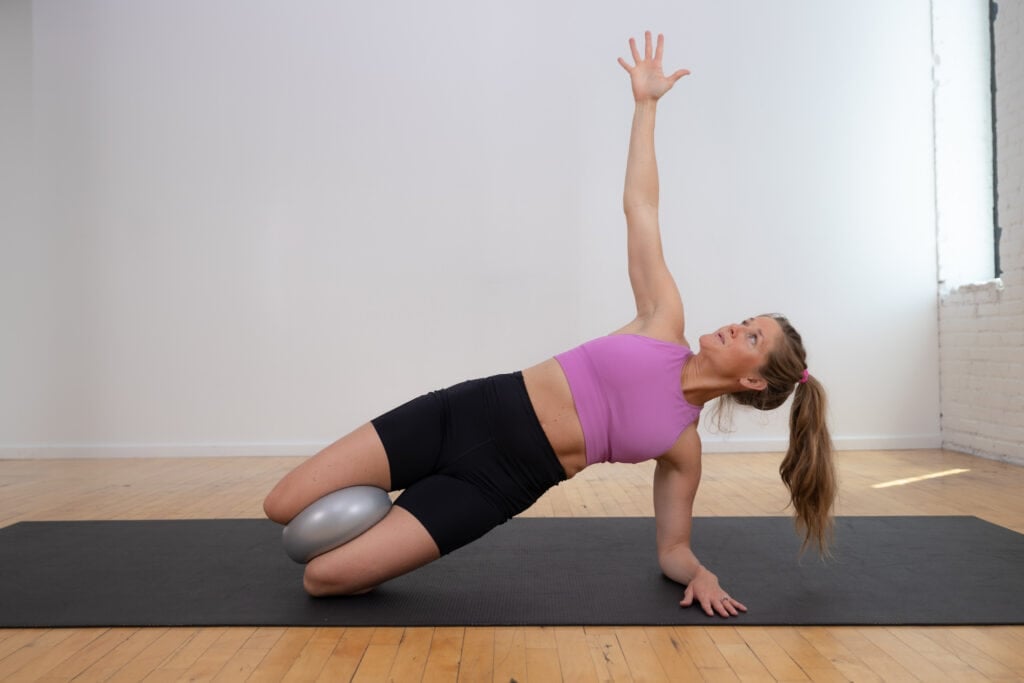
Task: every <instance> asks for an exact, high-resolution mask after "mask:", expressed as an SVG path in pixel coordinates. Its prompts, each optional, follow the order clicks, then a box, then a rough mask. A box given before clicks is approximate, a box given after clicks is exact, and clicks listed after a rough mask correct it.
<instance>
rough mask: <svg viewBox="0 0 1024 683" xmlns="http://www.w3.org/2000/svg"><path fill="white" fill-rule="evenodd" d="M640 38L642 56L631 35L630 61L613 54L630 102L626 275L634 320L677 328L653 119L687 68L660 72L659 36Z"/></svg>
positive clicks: (679, 314) (678, 303) (679, 310)
mask: <svg viewBox="0 0 1024 683" xmlns="http://www.w3.org/2000/svg"><path fill="white" fill-rule="evenodd" d="M644 38H645V40H644V43H645V45H644V53H643V56H641V54H640V51H639V50H638V49H637V46H636V41H635V40H634V39H632V38H630V40H629V47H630V51H631V53H632V56H633V62H634V63H633V65H630V64H629V62H627V61H626V60H625V59H622V58H619V64H621V65H622V68H624V69H625V70H626V71H627V72H629V78H630V84H631V86H632V90H633V98H634V100H635V103H636V109H635V111H634V113H633V125H632V128H631V129H630V135H629V153H628V156H627V159H626V182H625V188H624V190H623V195H622V205H623V210H624V211H625V214H626V233H627V250H628V260H629V280H630V284H631V285H632V287H633V295H634V297H635V299H636V309H637V320H638V321H639V322H640V324H641V325H643V326H644V327H652V326H653V327H654V328H661V327H667V328H668V329H670V330H675V331H676V334H678V333H679V332H681V331H682V328H683V306H682V300H681V298H680V296H679V290H678V289H677V287H676V283H675V280H674V279H673V278H672V274H671V273H670V272H669V270H668V267H667V266H666V264H665V257H664V254H663V253H662V246H661V232H660V228H659V225H658V200H659V186H658V164H657V160H656V157H655V152H654V122H655V114H656V110H657V104H658V100H659V99H660V98H661V96H662V95H664V94H665V93H666V92H668V91H669V90H671V89H672V86H673V85H675V83H676V81H678V80H679V79H680V78H682V77H683V76H685V75H686V74H688V73H689V71H686V70H685V69H680V70H678V71H676V72H675V73H673V74H671V75H669V76H666V75H665V74H664V72H663V71H662V51H663V49H664V38H663V37H662V36H661V35H659V36H658V42H657V48H655V46H654V45H653V44H652V40H651V33H650V31H648V32H647V33H646V34H645V36H644ZM655 336H657V335H655Z"/></svg>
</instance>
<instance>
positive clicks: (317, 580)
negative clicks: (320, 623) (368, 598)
mask: <svg viewBox="0 0 1024 683" xmlns="http://www.w3.org/2000/svg"><path fill="white" fill-rule="evenodd" d="M360 579H361V577H358V576H356V575H354V574H353V573H351V572H345V571H339V570H338V568H337V567H331V568H329V567H328V563H326V562H317V561H316V558H314V559H313V560H312V561H311V562H310V563H309V564H307V565H306V571H305V573H304V574H303V575H302V587H303V588H305V589H306V592H307V593H309V594H310V595H311V596H313V597H314V598H322V597H326V596H329V595H359V594H361V593H367V592H369V591H371V590H373V588H374V585H373V584H372V583H371V582H368V581H366V579H365V578H362V580H360Z"/></svg>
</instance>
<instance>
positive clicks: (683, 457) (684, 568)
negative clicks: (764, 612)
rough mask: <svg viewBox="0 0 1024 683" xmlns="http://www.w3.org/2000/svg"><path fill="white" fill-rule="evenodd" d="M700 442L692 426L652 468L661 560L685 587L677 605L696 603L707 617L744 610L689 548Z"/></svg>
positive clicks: (659, 559)
mask: <svg viewBox="0 0 1024 683" xmlns="http://www.w3.org/2000/svg"><path fill="white" fill-rule="evenodd" d="M700 460H701V444H700V437H699V436H698V435H697V426H696V425H695V424H694V425H690V427H688V428H687V429H686V431H684V432H683V435H682V436H681V437H680V438H679V441H677V442H676V444H675V445H674V446H673V447H672V449H671V450H670V451H669V452H668V453H666V454H665V455H663V456H662V457H660V458H658V462H657V467H656V468H655V470H654V518H655V527H656V529H657V540H658V562H659V564H660V565H661V571H662V572H663V573H664V574H665V576H667V577H668V578H670V579H672V580H673V581H676V582H678V583H681V584H685V585H686V590H685V592H684V593H683V599H682V601H681V602H680V603H679V604H680V605H682V606H683V607H689V606H690V605H692V604H693V603H694V601H696V602H698V603H699V604H700V606H701V609H703V610H704V611H705V612H706V613H707V614H708V616H712V615H714V614H716V613H717V614H718V615H720V616H723V617H729V616H736V615H737V614H738V613H739V612H741V611H742V612H746V611H747V608H746V607H745V606H744V605H743V603H741V602H738V601H736V600H733V599H731V598H729V600H727V601H726V602H723V601H722V598H723V597H727V593H726V592H725V591H724V590H722V587H721V586H720V585H719V584H718V577H717V576H715V575H714V574H713V573H712V572H711V571H710V570H709V569H708V568H707V567H705V566H704V565H702V564H701V563H700V560H698V559H697V556H696V555H695V554H694V553H693V550H692V549H691V547H690V532H691V528H692V526H693V500H694V497H695V496H696V495H697V486H698V484H700V470H701V466H700Z"/></svg>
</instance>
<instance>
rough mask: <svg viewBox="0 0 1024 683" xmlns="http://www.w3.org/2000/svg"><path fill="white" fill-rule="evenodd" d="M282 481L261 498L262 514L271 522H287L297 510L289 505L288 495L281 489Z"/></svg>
mask: <svg viewBox="0 0 1024 683" xmlns="http://www.w3.org/2000/svg"><path fill="white" fill-rule="evenodd" d="M282 483H283V482H281V483H279V484H278V485H277V486H275V487H274V488H273V490H271V492H270V493H268V494H267V497H266V498H264V499H263V514H265V515H266V516H267V518H268V519H270V520H271V521H273V522H277V523H278V524H287V523H288V522H290V521H292V518H293V517H295V515H296V514H297V511H296V510H295V509H294V507H295V506H294V505H289V497H288V495H287V493H286V492H285V491H284V490H283V488H284V487H283V486H282Z"/></svg>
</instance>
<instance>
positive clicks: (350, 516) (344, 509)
mask: <svg viewBox="0 0 1024 683" xmlns="http://www.w3.org/2000/svg"><path fill="white" fill-rule="evenodd" d="M390 510H391V499H390V498H389V497H388V494H387V492H386V491H384V489H379V488H377V487H376V486H350V487H348V488H344V489H340V490H338V491H335V492H334V493H328V494H327V495H326V496H324V497H323V498H321V499H319V500H317V501H315V502H314V503H313V504H312V505H310V506H309V507H308V508H306V509H305V510H303V511H302V512H300V513H299V514H298V515H296V516H295V519H293V520H292V521H291V522H290V523H289V524H288V526H286V527H285V528H284V531H283V532H282V541H283V542H284V550H285V552H286V553H288V557H290V558H292V559H293V560H295V561H296V562H300V563H303V564H305V563H306V562H309V561H310V560H312V559H313V558H314V557H316V556H317V555H322V554H323V553H326V552H327V551H328V550H333V549H334V548H337V547H338V546H339V545H342V544H344V543H348V542H349V541H351V540H352V539H353V538H355V537H356V536H358V535H360V534H361V533H363V532H364V531H366V530H367V529H369V528H370V527H372V526H373V525H374V524H376V523H377V522H379V521H380V520H382V519H384V516H385V515H387V514H388V512H389V511H390Z"/></svg>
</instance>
